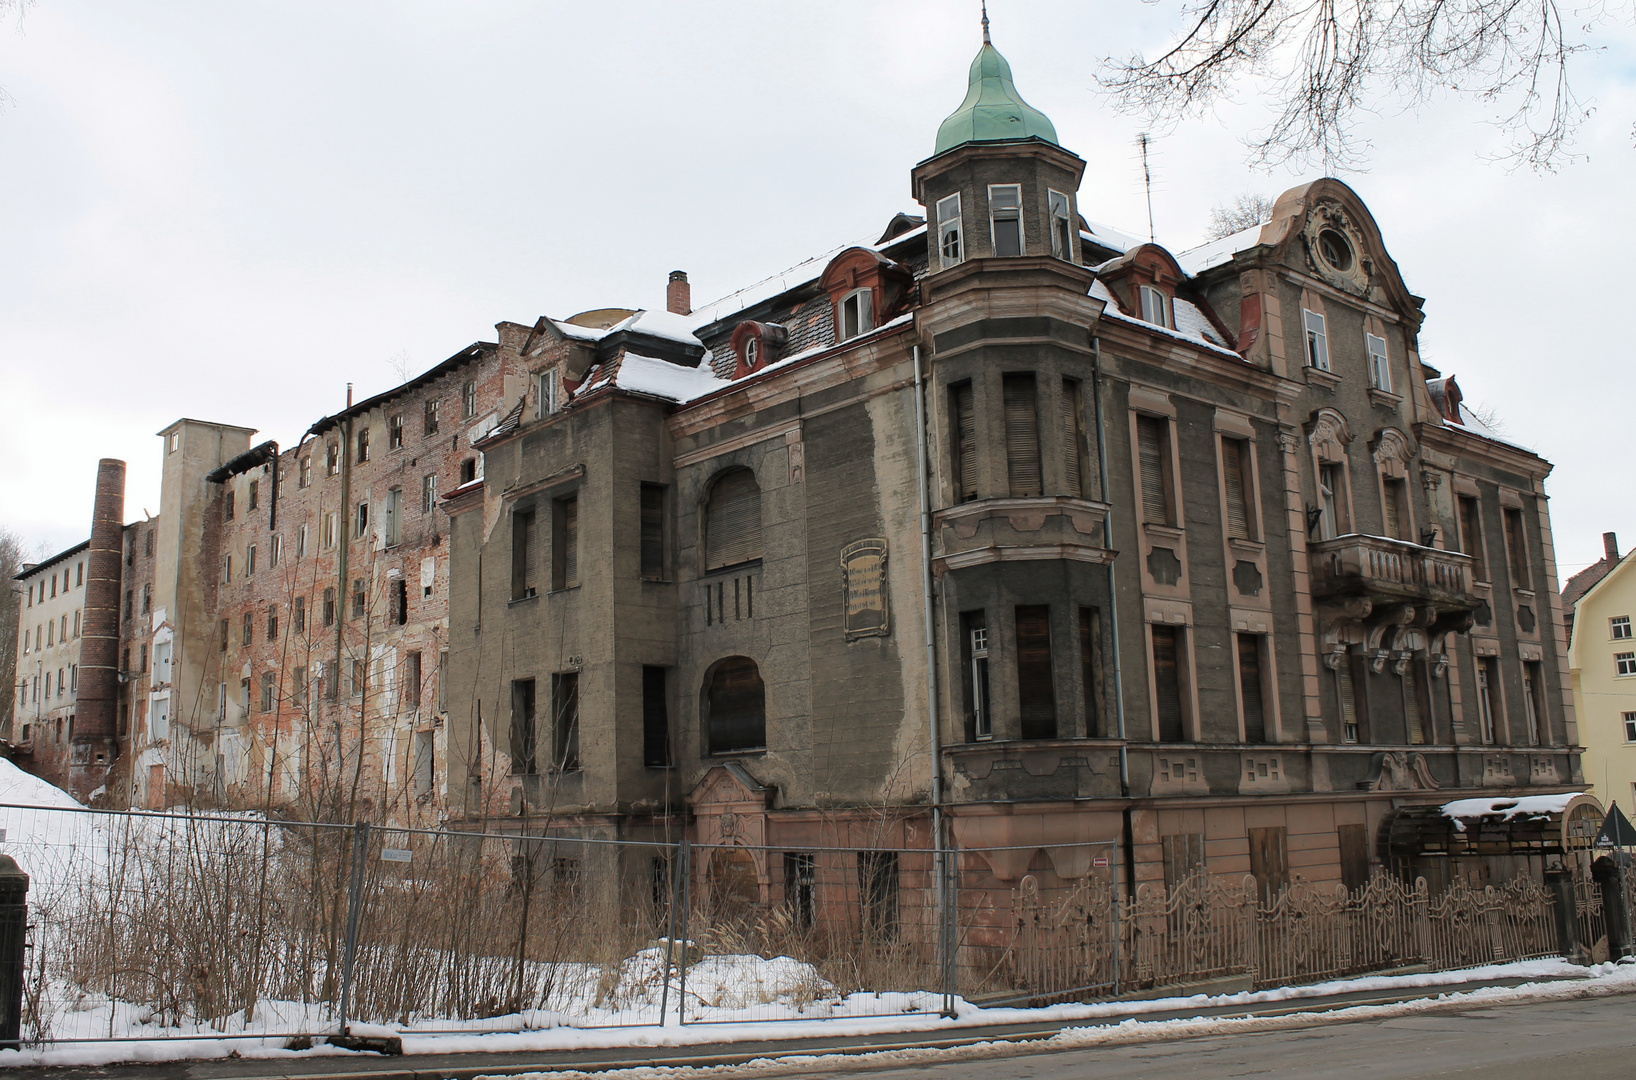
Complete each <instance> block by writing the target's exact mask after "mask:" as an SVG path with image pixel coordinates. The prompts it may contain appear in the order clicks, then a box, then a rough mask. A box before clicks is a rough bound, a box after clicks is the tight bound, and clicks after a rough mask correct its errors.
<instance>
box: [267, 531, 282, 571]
mask: <svg viewBox="0 0 1636 1080" xmlns="http://www.w3.org/2000/svg"><path fill="white" fill-rule="evenodd" d="M269 543H270V544H271V545H272V546H271V547H269V548H268V549H267V569H269V570H272V569H274V568H275V567H277V566H278V561H279V559H281V558H283V556H284V538H283V537H282V536H275V537H273V538H272V540H271V541H269Z"/></svg>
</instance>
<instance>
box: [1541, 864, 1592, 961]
mask: <svg viewBox="0 0 1636 1080" xmlns="http://www.w3.org/2000/svg"><path fill="white" fill-rule="evenodd" d="M1545 887H1546V889H1548V890H1549V891H1550V893H1551V908H1552V911H1553V913H1554V914H1555V916H1556V941H1557V951H1558V952H1560V953H1561V954H1562V955H1563V957H1565V958H1566V959H1567V960H1569V961H1571V962H1573V963H1576V964H1577V963H1583V962H1584V961H1585V959H1586V957H1585V950H1584V948H1583V947H1582V946H1581V945H1580V943H1579V898H1578V897H1577V896H1576V895H1575V890H1574V876H1573V871H1572V870H1566V869H1563V868H1561V867H1556V868H1554V869H1550V870H1547V871H1545Z"/></svg>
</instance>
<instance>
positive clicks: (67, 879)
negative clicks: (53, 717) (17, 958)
mask: <svg viewBox="0 0 1636 1080" xmlns="http://www.w3.org/2000/svg"><path fill="white" fill-rule="evenodd" d="M0 804H13V805H0V830H4V832H5V839H4V840H0V854H5V855H10V856H11V857H12V858H13V859H16V860H17V865H18V866H20V867H22V868H23V872H24V873H26V874H27V875H28V876H29V894H28V899H29V904H30V905H31V906H35V907H49V906H50V905H52V904H55V903H58V902H59V901H60V900H61V899H62V896H63V892H64V890H65V889H66V888H67V887H68V886H70V885H73V884H76V883H77V882H78V881H81V880H83V879H84V878H85V876H87V872H88V871H93V870H95V869H97V868H99V867H102V866H104V865H106V860H107V857H108V839H107V836H106V834H105V833H104V831H103V829H102V827H101V826H100V825H99V824H98V823H97V821H96V817H95V815H92V814H87V813H85V812H84V810H85V807H83V806H81V805H80V804H79V803H77V802H75V801H74V797H73V796H71V795H69V794H68V792H66V791H63V790H62V789H61V788H57V787H53V786H52V785H50V784H48V783H46V782H45V781H44V780H41V779H40V778H39V777H37V776H30V775H29V774H28V773H26V772H24V771H23V770H21V769H19V768H18V767H17V766H15V765H13V764H12V763H11V762H10V761H7V760H5V759H4V758H0Z"/></svg>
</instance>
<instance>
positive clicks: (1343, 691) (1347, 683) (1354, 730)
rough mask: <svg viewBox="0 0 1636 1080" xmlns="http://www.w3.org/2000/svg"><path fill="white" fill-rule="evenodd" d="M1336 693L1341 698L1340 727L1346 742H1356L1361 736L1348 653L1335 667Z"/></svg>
mask: <svg viewBox="0 0 1636 1080" xmlns="http://www.w3.org/2000/svg"><path fill="white" fill-rule="evenodd" d="M1335 676H1336V683H1337V684H1338V686H1339V690H1338V693H1339V694H1340V698H1341V729H1342V734H1343V737H1344V738H1345V739H1346V741H1347V742H1357V741H1359V739H1360V737H1361V733H1360V732H1359V730H1358V704H1357V695H1356V694H1354V693H1353V690H1352V657H1351V655H1350V654H1348V655H1346V656H1342V657H1341V662H1340V663H1339V664H1338V665H1337V666H1336V668H1335Z"/></svg>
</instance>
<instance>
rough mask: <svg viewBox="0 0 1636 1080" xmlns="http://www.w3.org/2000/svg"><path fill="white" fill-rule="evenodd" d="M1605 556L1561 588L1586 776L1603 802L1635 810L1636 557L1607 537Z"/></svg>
mask: <svg viewBox="0 0 1636 1080" xmlns="http://www.w3.org/2000/svg"><path fill="white" fill-rule="evenodd" d="M1602 545H1603V550H1604V554H1603V557H1602V559H1600V560H1599V561H1597V562H1595V563H1592V564H1591V565H1590V566H1589V567H1587V568H1586V569H1584V570H1582V571H1580V572H1579V573H1577V574H1575V575H1574V576H1573V577H1571V578H1569V579H1568V583H1567V587H1566V588H1564V589H1563V590H1562V599H1563V608H1564V610H1567V611H1571V612H1572V616H1571V618H1570V621H1569V624H1568V635H1569V637H1568V668H1569V671H1570V673H1571V674H1572V676H1573V688H1574V706H1575V709H1576V712H1577V715H1578V717H1579V739H1580V742H1581V743H1582V744H1583V745H1584V747H1585V757H1584V768H1585V779H1586V780H1587V781H1588V782H1590V783H1591V784H1594V785H1595V789H1596V794H1597V795H1599V796H1600V797H1601V800H1602V803H1603V804H1604V805H1610V804H1612V803H1619V804H1620V805H1621V807H1622V808H1623V809H1625V810H1626V811H1627V812H1629V811H1631V809H1632V808H1633V807H1636V631H1633V630H1632V620H1633V619H1636V566H1633V563H1636V560H1632V559H1631V558H1630V557H1629V556H1628V555H1627V556H1625V557H1624V558H1620V556H1619V541H1618V538H1617V537H1616V536H1615V534H1613V533H1603V534H1602Z"/></svg>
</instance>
